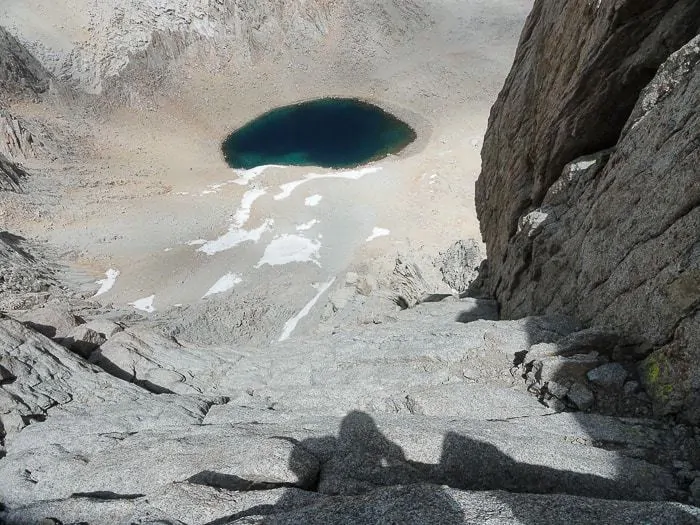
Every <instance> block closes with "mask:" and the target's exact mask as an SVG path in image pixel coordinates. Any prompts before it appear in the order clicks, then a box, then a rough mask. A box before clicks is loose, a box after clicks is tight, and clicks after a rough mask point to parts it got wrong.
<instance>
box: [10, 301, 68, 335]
mask: <svg viewBox="0 0 700 525" xmlns="http://www.w3.org/2000/svg"><path fill="white" fill-rule="evenodd" d="M18 319H19V320H20V321H22V322H23V323H24V324H25V325H27V326H29V327H31V328H33V329H34V330H36V331H37V332H39V333H40V334H43V335H45V336H46V337H50V338H52V339H63V338H65V337H68V336H69V335H70V334H71V332H72V331H73V329H74V328H75V327H76V326H78V319H76V317H75V315H73V314H72V313H71V311H70V309H69V308H67V307H60V306H47V307H44V308H38V309H36V310H30V311H28V312H24V313H22V314H21V315H19V316H18Z"/></svg>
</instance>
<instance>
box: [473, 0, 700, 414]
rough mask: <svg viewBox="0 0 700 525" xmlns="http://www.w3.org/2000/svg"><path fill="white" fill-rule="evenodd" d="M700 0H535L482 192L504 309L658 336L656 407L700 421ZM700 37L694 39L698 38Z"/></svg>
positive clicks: (479, 199) (494, 127)
mask: <svg viewBox="0 0 700 525" xmlns="http://www.w3.org/2000/svg"><path fill="white" fill-rule="evenodd" d="M699 31H700V4H698V2H695V1H692V0H680V1H662V2H656V1H643V2H638V1H635V2H632V1H623V2H615V3H609V2H608V3H606V2H602V3H601V2H597V3H596V2H590V1H584V0H578V1H574V2H568V3H566V5H560V4H557V3H551V2H546V1H537V2H536V3H535V6H534V9H533V12H532V14H531V15H530V18H529V19H528V22H527V25H526V28H525V30H524V32H523V35H522V38H521V42H520V45H519V49H518V52H517V55H516V59H515V63H514V66H513V69H512V71H511V73H510V75H509V77H508V79H507V81H506V84H505V87H504V89H503V91H502V92H501V94H500V96H499V98H498V101H497V103H496V104H495V106H494V107H493V109H492V113H491V118H490V122H489V129H488V132H487V135H486V139H485V142H484V148H483V152H482V157H483V165H482V173H481V176H480V178H479V180H478V182H477V188H476V189H477V193H476V203H477V210H478V213H479V217H480V221H481V228H482V234H483V237H484V241H485V243H486V245H487V251H488V261H489V262H488V272H487V275H486V285H487V289H488V290H489V291H490V292H491V294H493V295H494V296H495V297H496V298H497V299H498V301H499V303H500V307H501V312H502V314H504V315H505V316H507V317H511V318H517V317H521V316H523V315H533V314H545V313H548V314H552V313H563V314H567V315H572V316H573V317H575V318H577V319H580V320H581V321H583V322H584V323H587V324H592V325H598V326H603V327H606V328H608V329H612V330H615V331H617V332H620V333H626V334H630V335H633V336H642V337H644V338H646V340H647V341H649V342H650V343H651V344H653V345H654V346H656V347H657V348H659V347H663V348H662V349H661V350H659V351H657V352H656V353H654V354H653V355H652V356H650V357H649V358H648V361H647V362H646V365H645V367H643V368H644V370H645V373H644V374H643V381H644V383H645V385H646V386H647V388H648V390H649V392H650V393H651V394H652V396H653V398H654V401H655V406H656V409H657V413H659V414H671V413H680V414H681V415H682V416H683V417H685V418H686V419H687V420H689V421H693V422H695V423H697V422H700V383H698V379H697V378H698V377H700V365H698V363H700V354H698V349H699V348H700V339H699V338H698V334H699V332H698V331H697V328H696V327H697V326H698V308H699V307H700V177H699V176H698V165H699V164H700V148H698V145H699V144H700V143H699V142H698V141H699V137H700V135H699V130H700V113H698V107H700V39H699V38H697V37H696V35H697V34H698V32H699ZM694 37H695V38H694Z"/></svg>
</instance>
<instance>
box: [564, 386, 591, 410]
mask: <svg viewBox="0 0 700 525" xmlns="http://www.w3.org/2000/svg"><path fill="white" fill-rule="evenodd" d="M566 395H567V397H568V398H569V400H570V401H571V402H572V403H573V404H574V405H576V408H578V409H579V410H588V409H589V408H591V407H592V406H593V403H595V397H594V395H593V392H591V391H590V390H589V389H588V388H586V387H585V386H584V385H582V384H581V383H574V384H573V385H572V386H571V388H570V389H569V391H568V392H567V394H566Z"/></svg>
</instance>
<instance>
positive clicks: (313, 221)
mask: <svg viewBox="0 0 700 525" xmlns="http://www.w3.org/2000/svg"><path fill="white" fill-rule="evenodd" d="M318 223H319V220H318V219H311V220H310V221H309V222H305V223H304V224H300V225H299V226H297V231H298V232H303V231H306V230H310V229H311V228H313V227H314V226H316V225H317V224H318Z"/></svg>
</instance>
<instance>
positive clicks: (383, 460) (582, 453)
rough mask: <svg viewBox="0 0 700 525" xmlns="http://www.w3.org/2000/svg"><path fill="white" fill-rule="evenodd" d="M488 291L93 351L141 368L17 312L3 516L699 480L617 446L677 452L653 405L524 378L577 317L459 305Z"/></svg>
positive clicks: (174, 517)
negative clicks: (608, 411) (305, 335)
mask: <svg viewBox="0 0 700 525" xmlns="http://www.w3.org/2000/svg"><path fill="white" fill-rule="evenodd" d="M470 306H473V307H478V301H475V300H474V299H467V300H463V301H447V302H440V303H432V304H421V305H418V306H416V307H415V308H413V309H409V310H405V311H403V312H400V313H399V314H398V316H397V319H396V320H395V321H394V322H392V323H383V324H380V325H371V326H368V327H366V328H365V329H364V330H363V331H361V332H358V331H357V330H356V329H354V328H353V327H345V328H343V329H339V331H338V332H336V333H334V334H329V335H327V336H325V337H321V338H318V339H311V338H310V339H307V340H304V341H287V342H285V343H280V344H277V345H272V346H270V347H268V348H263V349H254V350H253V349H250V350H248V349H240V348H239V349H235V350H234V349H231V348H203V347H194V346H190V347H185V346H182V345H179V344H178V343H176V342H175V341H172V340H169V339H167V338H163V337H162V336H159V335H156V334H152V333H150V332H148V331H147V330H144V329H135V328H128V329H127V330H125V331H120V332H117V333H115V334H114V335H113V336H112V337H111V338H110V339H109V340H108V341H107V342H106V343H103V344H102V346H101V347H100V349H99V350H97V351H96V352H95V354H99V356H100V359H101V360H109V363H107V362H106V361H101V360H100V359H96V361H97V362H99V363H100V364H101V365H102V366H103V367H105V369H109V368H110V366H112V367H114V369H113V373H114V374H115V375H117V376H122V375H124V374H126V376H125V379H126V380H127V381H128V382H127V381H122V380H120V379H118V378H117V377H114V376H113V375H111V374H106V373H104V372H102V371H101V370H100V369H99V368H96V367H94V366H93V365H91V364H88V363H86V362H85V361H84V360H82V359H81V358H80V357H79V356H77V355H75V354H74V353H71V352H69V351H68V350H67V349H65V348H63V347H62V346H59V345H57V344H56V343H54V342H52V341H50V340H49V339H47V338H46V337H44V336H42V335H40V334H37V333H36V332H34V331H32V330H31V329H29V328H27V327H25V326H23V325H21V324H20V323H18V322H15V321H11V320H2V321H0V329H1V330H0V334H4V335H2V336H1V337H0V372H2V375H1V376H0V378H1V379H0V394H1V396H0V418H1V421H2V425H3V428H4V431H3V432H4V434H3V435H4V446H5V450H4V453H5V454H6V455H5V457H4V458H2V459H0V493H1V494H2V496H3V503H4V505H5V507H6V510H5V511H3V512H4V514H2V515H1V517H0V519H4V520H5V521H7V522H9V523H15V522H21V519H22V517H23V516H26V517H32V519H33V518H35V517H36V518H37V519H40V518H44V517H46V518H49V517H51V518H56V519H60V520H61V521H63V522H75V521H76V520H77V521H80V520H83V521H88V522H99V521H100V520H102V521H106V522H109V523H131V522H139V520H141V521H142V522H144V523H145V522H148V520H147V519H146V518H148V519H150V520H153V519H161V520H169V521H165V522H167V523H178V522H183V523H208V522H209V521H214V520H223V521H220V522H221V523H224V522H226V520H227V519H228V520H229V521H234V520H237V519H239V518H240V519H243V518H244V516H249V515H251V516H252V515H255V514H256V512H261V513H262V514H264V515H271V514H272V515H274V514H280V513H284V512H293V511H294V509H303V508H309V509H311V508H312V506H313V505H316V504H318V503H321V502H323V501H325V498H324V496H323V494H345V495H350V494H358V493H363V492H367V493H368V494H367V495H366V497H367V498H370V499H371V498H374V497H376V494H378V492H377V491H381V490H384V489H382V487H386V486H389V485H396V484H407V483H408V484H412V483H433V484H436V485H448V486H450V487H453V488H454V489H458V492H459V493H460V494H470V492H469V491H470V490H475V489H476V490H488V489H498V490H507V491H510V492H513V493H518V492H528V493H530V494H529V496H532V493H542V494H552V493H565V494H579V495H582V496H588V497H589V498H590V497H591V496H599V497H604V498H621V499H625V500H629V499H644V500H648V499H655V500H665V499H676V498H680V497H682V494H683V492H682V491H681V487H680V486H679V485H678V483H677V482H676V481H675V480H674V478H673V477H672V475H671V470H670V469H669V468H666V467H664V466H660V465H654V464H652V463H649V462H647V461H644V460H641V459H639V458H638V457H632V454H630V455H626V454H624V453H620V452H618V450H622V451H626V450H631V451H634V450H636V451H638V450H640V449H641V450H643V451H644V452H642V453H641V456H645V455H647V454H651V453H652V452H651V451H650V450H649V447H653V450H654V453H657V452H658V451H659V450H662V451H665V450H673V446H675V442H673V441H670V440H668V439H667V438H665V437H664V436H665V433H664V431H662V430H661V428H660V427H659V426H658V425H656V424H655V423H653V422H649V421H643V420H639V421H626V422H623V421H621V420H617V419H615V418H605V417H597V416H592V415H587V414H576V415H574V414H559V415H553V414H552V410H549V409H547V408H546V407H543V406H541V405H539V403H537V400H536V399H535V398H534V397H529V396H526V395H525V394H524V392H523V390H517V386H518V385H519V384H520V381H519V380H516V379H514V378H513V377H511V376H510V374H509V373H508V367H509V366H510V365H511V363H512V362H513V359H514V356H515V354H517V353H518V352H523V351H526V350H527V349H528V348H530V346H532V344H536V343H537V342H538V341H549V342H552V343H556V342H558V341H560V340H562V339H564V338H566V337H568V336H569V334H571V331H572V330H575V328H576V327H575V325H574V324H572V323H571V322H570V321H568V320H566V319H563V318H552V319H547V318H529V319H525V320H522V321H505V322H495V321H483V320H482V321H475V322H471V323H463V322H459V321H458V317H459V315H458V314H459V313H460V312H461V311H462V310H464V309H465V308H469V307H470ZM409 334H410V337H408V335H409ZM329 348H332V351H329ZM105 350H106V351H105ZM103 351H104V352H103ZM27 363H31V364H32V365H31V366H27ZM466 366H469V367H471V368H472V369H476V370H479V373H478V374H474V373H471V374H470V375H478V376H479V379H478V380H477V381H478V382H473V381H474V380H469V379H467V376H466V375H465V374H464V369H465V367H466ZM494 371H495V372H496V375H494ZM498 371H500V373H499V372H498ZM503 374H505V375H503ZM506 378H507V379H506ZM481 381H483V382H484V384H480V383H479V382H481ZM377 385H381V388H378V387H377ZM498 385H501V386H498ZM513 387H516V388H515V389H514V388H513ZM154 391H160V392H166V391H167V392H175V393H162V394H158V395H154V394H152V393H151V392H154ZM358 409H365V411H364V412H360V411H359V410H358ZM533 428H536V429H537V432H535V433H533V431H532V429H533ZM5 434H6V435H5ZM600 442H602V443H606V444H615V446H614V447H612V448H610V449H607V450H606V449H603V448H599V447H598V446H596V443H600ZM637 454H639V453H637ZM293 487H298V488H299V487H300V488H306V489H310V490H314V491H316V492H313V493H309V492H304V491H301V490H299V489H298V488H296V489H295V488H293ZM388 490H394V489H390V488H389V489H388ZM503 494H506V495H508V497H512V494H509V493H505V492H504V493H503ZM460 497H462V496H460ZM463 497H466V496H463ZM586 501H588V502H589V503H590V502H594V503H591V504H592V505H593V506H594V507H596V508H600V509H602V508H607V507H606V505H608V504H606V503H601V504H599V503H596V502H595V500H591V499H587V500H586ZM127 503H128V504H127ZM426 504H427V500H425V501H422V502H421V505H422V506H425V505H426ZM201 506H205V507H206V508H207V510H203V509H202V508H201ZM655 508H656V507H655ZM660 508H662V507H658V509H660ZM312 512H314V513H317V512H320V511H318V510H313V511H312ZM262 514H261V515H262ZM224 518H226V519H224ZM229 518H230V519H229ZM13 520H14V521H13ZM207 520H208V521H207Z"/></svg>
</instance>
